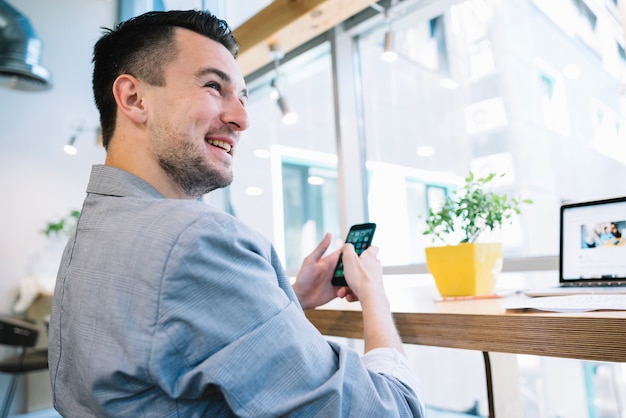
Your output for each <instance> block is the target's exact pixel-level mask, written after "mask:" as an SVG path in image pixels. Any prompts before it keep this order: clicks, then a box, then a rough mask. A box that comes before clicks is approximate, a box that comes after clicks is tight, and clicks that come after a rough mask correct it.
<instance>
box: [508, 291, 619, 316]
mask: <svg viewBox="0 0 626 418" xmlns="http://www.w3.org/2000/svg"><path fill="white" fill-rule="evenodd" d="M502 307H503V308H505V309H537V310H540V311H549V312H569V313H575V312H588V311H601V310H609V311H624V310H626V295H567V296H548V297H539V298H524V299H513V300H506V301H504V302H503V303H502Z"/></svg>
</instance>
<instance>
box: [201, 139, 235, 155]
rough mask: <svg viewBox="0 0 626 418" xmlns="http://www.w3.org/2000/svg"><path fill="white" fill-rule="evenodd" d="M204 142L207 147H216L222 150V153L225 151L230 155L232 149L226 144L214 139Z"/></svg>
mask: <svg viewBox="0 0 626 418" xmlns="http://www.w3.org/2000/svg"><path fill="white" fill-rule="evenodd" d="M206 142H207V143H208V144H209V145H213V146H214V147H218V148H221V149H223V150H224V151H226V152H227V153H229V154H230V151H231V150H232V149H233V147H231V146H230V144H229V143H228V142H224V141H218V140H216V139H209V140H207V141H206Z"/></svg>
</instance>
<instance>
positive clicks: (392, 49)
mask: <svg viewBox="0 0 626 418" xmlns="http://www.w3.org/2000/svg"><path fill="white" fill-rule="evenodd" d="M380 59H381V60H383V61H385V62H394V61H396V60H397V59H398V53H397V52H396V34H395V32H394V31H393V30H392V29H391V28H389V30H388V31H387V32H385V46H384V48H383V52H382V53H381V54H380Z"/></svg>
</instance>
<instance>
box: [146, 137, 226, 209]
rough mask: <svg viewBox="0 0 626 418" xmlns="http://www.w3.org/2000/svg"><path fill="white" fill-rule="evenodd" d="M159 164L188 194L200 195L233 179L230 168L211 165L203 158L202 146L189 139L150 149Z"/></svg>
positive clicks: (197, 196) (190, 195) (192, 196)
mask: <svg viewBox="0 0 626 418" xmlns="http://www.w3.org/2000/svg"><path fill="white" fill-rule="evenodd" d="M154 151H155V153H156V157H157V160H158V162H159V165H160V166H161V168H162V169H163V170H164V171H165V172H166V173H167V175H168V177H169V178H170V179H171V180H172V181H173V182H175V183H176V184H177V185H178V186H179V187H180V188H181V189H182V190H183V192H184V193H185V195H186V196H188V197H190V198H194V199H197V198H200V197H201V196H202V195H205V194H207V193H209V192H210V191H213V190H215V189H219V188H222V187H226V186H228V185H230V184H231V183H232V181H233V172H232V169H230V168H229V169H226V168H220V167H215V166H213V165H212V164H211V162H210V161H207V159H206V158H205V156H204V155H205V154H204V150H203V149H198V147H196V146H194V144H193V143H192V142H191V141H184V142H182V143H180V142H179V143H178V145H177V146H174V147H168V148H166V149H165V150H161V152H158V150H154Z"/></svg>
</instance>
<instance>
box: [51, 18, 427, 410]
mask: <svg viewBox="0 0 626 418" xmlns="http://www.w3.org/2000/svg"><path fill="white" fill-rule="evenodd" d="M236 55H237V44H236V42H235V40H234V38H233V36H232V34H231V32H230V30H229V28H228V26H227V25H226V23H225V22H224V21H221V20H219V19H217V18H216V17H214V16H213V15H211V14H209V13H206V12H199V11H173V12H151V13H147V14H144V15H142V16H139V17H137V18H134V19H131V20H130V21H128V22H126V23H122V24H120V25H118V26H117V27H116V28H115V30H113V31H109V32H107V33H106V34H105V35H104V36H103V37H102V38H101V39H100V40H99V41H98V42H97V44H96V46H95V49H94V74H93V86H94V95H95V99H96V104H97V106H98V109H99V111H100V119H101V124H102V134H103V142H104V146H105V148H106V150H107V156H106V161H105V164H104V165H97V166H94V168H93V170H92V174H91V178H90V181H89V185H88V188H87V197H86V199H85V202H84V205H83V208H82V213H81V217H80V219H79V222H78V226H77V230H76V233H75V235H74V237H73V238H72V239H71V240H70V242H69V244H68V246H67V248H66V250H65V253H64V256H63V260H62V263H61V266H60V269H59V273H58V277H57V285H56V289H55V295H54V302H53V307H52V318H51V323H50V338H49V340H50V341H49V352H50V358H49V366H50V373H51V383H52V388H53V393H54V406H55V408H57V409H58V410H59V412H60V413H61V414H62V415H63V416H66V417H80V418H85V417H90V416H103V417H104V416H107V417H133V418H135V417H152V416H154V417H185V418H187V417H227V416H242V417H277V416H302V417H367V416H372V417H392V416H421V415H422V414H423V410H422V405H421V401H420V399H419V398H418V395H417V390H416V383H415V380H416V379H415V376H414V375H413V374H412V372H411V371H410V370H409V368H408V366H407V363H406V359H405V358H404V357H403V355H402V345H401V342H400V338H399V336H398V334H397V332H396V330H395V327H394V324H393V320H392V317H391V314H390V312H389V304H388V301H387V299H386V296H385V293H384V288H383V285H382V267H381V266H380V263H379V262H378V260H377V259H376V254H377V249H376V248H374V247H371V249H369V250H368V251H366V252H365V253H363V254H362V255H361V257H360V258H359V257H357V256H356V254H355V252H354V249H353V248H352V247H351V246H350V245H346V246H344V248H343V252H344V265H345V275H346V280H347V282H348V284H349V288H348V287H342V288H335V287H333V286H332V285H331V283H330V280H331V274H332V269H333V267H334V265H335V263H336V262H337V259H338V257H339V252H338V251H336V252H333V253H332V254H330V255H328V256H326V257H323V254H324V252H325V251H326V250H327V249H328V246H329V244H330V236H329V235H327V236H326V237H325V238H324V239H323V241H322V242H321V243H320V245H319V246H318V248H316V249H315V250H314V251H313V253H312V254H311V255H309V256H308V257H307V258H306V259H305V260H304V262H303V265H302V269H301V270H300V272H299V273H298V275H297V278H296V282H295V284H294V285H293V288H292V286H291V285H290V283H289V280H288V278H287V277H286V276H285V273H284V271H283V269H282V267H281V266H280V263H279V261H278V257H277V255H276V253H275V250H274V248H273V247H272V245H271V244H270V243H269V242H268V241H267V240H266V239H264V238H263V237H261V236H260V235H259V234H257V233H256V232H254V231H253V230H251V229H250V228H249V227H247V226H245V225H244V224H242V223H241V222H240V221H238V220H237V219H236V218H234V217H231V216H230V215H227V214H225V213H223V212H221V211H218V210H216V209H214V208H211V207H210V206H208V205H205V204H203V203H202V202H200V201H198V198H199V197H200V196H202V195H203V194H205V193H207V192H209V191H211V190H214V189H216V188H219V187H224V186H227V185H228V184H230V182H231V180H232V172H231V163H232V158H233V155H234V153H235V151H236V150H237V145H238V142H239V136H240V133H241V132H242V131H243V130H245V129H246V128H247V127H248V118H247V114H246V109H245V104H246V100H247V97H246V89H245V83H244V80H243V77H242V75H241V73H240V71H239V69H238V67H237V63H236V61H235V57H236ZM335 297H345V298H346V299H347V300H351V301H353V300H357V299H358V300H360V302H361V305H362V308H363V318H364V324H365V333H364V340H365V351H366V354H365V355H364V356H363V358H360V357H359V355H358V354H357V353H356V352H354V351H352V350H350V349H349V348H346V347H343V346H340V345H337V344H333V343H330V342H328V341H326V340H325V339H324V338H323V336H322V335H320V334H319V332H318V331H317V330H316V329H315V328H314V327H313V326H312V325H311V324H310V323H309V322H308V321H307V319H306V317H305V316H304V314H303V312H302V308H305V309H306V308H313V307H315V306H319V305H321V304H324V303H326V302H328V301H329V300H331V299H333V298H335Z"/></svg>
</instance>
